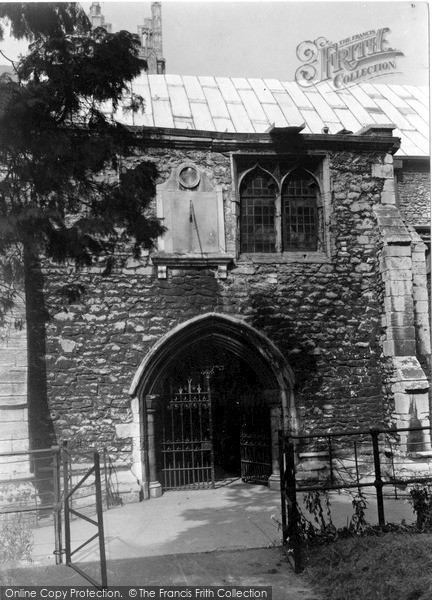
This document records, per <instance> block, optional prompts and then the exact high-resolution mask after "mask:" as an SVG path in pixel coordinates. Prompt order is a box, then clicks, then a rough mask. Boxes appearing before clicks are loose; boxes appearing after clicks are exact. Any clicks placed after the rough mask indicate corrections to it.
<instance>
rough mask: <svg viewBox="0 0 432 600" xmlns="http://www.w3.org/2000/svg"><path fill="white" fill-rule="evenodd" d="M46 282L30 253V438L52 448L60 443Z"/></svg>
mask: <svg viewBox="0 0 432 600" xmlns="http://www.w3.org/2000/svg"><path fill="white" fill-rule="evenodd" d="M43 286H44V278H43V274H42V271H41V268H40V263H39V262H38V261H37V260H36V259H30V258H28V257H26V259H25V287H26V318H27V331H28V333H27V336H28V341H27V347H28V411H29V412H28V414H29V442H30V448H31V449H33V450H35V449H39V448H49V447H50V446H52V445H53V444H55V443H56V436H55V432H54V426H53V421H52V417H51V414H50V409H49V406H48V394H47V368H46V323H47V322H48V320H49V316H48V312H47V310H46V308H45V300H44V294H43Z"/></svg>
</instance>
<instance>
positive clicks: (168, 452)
mask: <svg viewBox="0 0 432 600" xmlns="http://www.w3.org/2000/svg"><path fill="white" fill-rule="evenodd" d="M161 401H162V402H161V407H160V412H159V419H160V423H159V427H160V429H161V434H162V442H161V443H160V450H161V452H160V455H161V456H160V462H161V464H160V465H159V469H160V471H161V476H162V481H163V487H164V489H166V490H173V489H186V488H197V489H202V488H209V487H214V482H215V474H214V451H213V421H212V404H211V393H210V386H207V389H206V390H203V389H202V388H201V386H200V385H197V386H194V385H192V379H188V385H187V388H186V389H184V388H180V389H179V391H178V392H177V393H175V394H173V395H171V396H168V397H165V398H164V397H162V398H161Z"/></svg>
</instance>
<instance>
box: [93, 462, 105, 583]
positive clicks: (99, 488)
mask: <svg viewBox="0 0 432 600" xmlns="http://www.w3.org/2000/svg"><path fill="white" fill-rule="evenodd" d="M94 466H95V488H96V513H97V522H98V532H99V552H100V564H101V581H102V588H104V589H105V588H106V587H107V585H108V583H107V564H106V554H105V537H104V526H103V507H102V486H101V474H100V459H99V453H98V452H95V453H94Z"/></svg>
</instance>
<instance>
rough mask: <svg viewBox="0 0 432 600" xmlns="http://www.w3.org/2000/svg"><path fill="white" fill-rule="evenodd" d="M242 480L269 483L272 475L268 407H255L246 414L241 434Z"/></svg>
mask: <svg viewBox="0 0 432 600" xmlns="http://www.w3.org/2000/svg"><path fill="white" fill-rule="evenodd" d="M240 459H241V478H242V479H243V481H246V482H249V483H267V482H268V478H269V477H270V475H271V474H272V464H271V439H270V429H269V414H268V407H267V406H265V405H261V406H260V405H258V406H257V405H255V406H254V409H253V412H251V413H246V414H245V417H244V421H243V425H242V428H241V433H240Z"/></svg>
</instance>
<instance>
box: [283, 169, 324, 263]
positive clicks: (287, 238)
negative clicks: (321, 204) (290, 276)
mask: <svg viewBox="0 0 432 600" xmlns="http://www.w3.org/2000/svg"><path fill="white" fill-rule="evenodd" d="M317 197H318V187H317V184H316V181H315V179H314V178H313V177H311V176H310V175H308V173H306V172H305V171H296V172H295V173H294V174H293V175H292V176H290V177H289V179H288V181H287V182H286V183H285V185H284V186H283V189H282V250H283V251H285V252H289V251H296V250H309V251H314V250H317V247H318V236H317V225H318V216H317Z"/></svg>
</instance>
